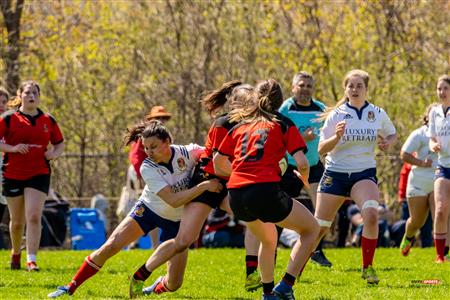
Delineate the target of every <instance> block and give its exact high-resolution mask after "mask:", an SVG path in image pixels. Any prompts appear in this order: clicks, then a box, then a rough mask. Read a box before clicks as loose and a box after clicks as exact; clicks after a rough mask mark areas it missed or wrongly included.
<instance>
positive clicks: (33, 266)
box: [27, 261, 39, 272]
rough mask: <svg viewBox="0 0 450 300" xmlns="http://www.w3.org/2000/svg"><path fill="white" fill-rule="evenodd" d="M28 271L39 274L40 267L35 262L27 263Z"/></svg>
mask: <svg viewBox="0 0 450 300" xmlns="http://www.w3.org/2000/svg"><path fill="white" fill-rule="evenodd" d="M27 271H28V272H39V267H38V265H37V264H36V262H34V261H30V262H27Z"/></svg>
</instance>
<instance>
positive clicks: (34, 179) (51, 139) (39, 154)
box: [0, 81, 64, 271]
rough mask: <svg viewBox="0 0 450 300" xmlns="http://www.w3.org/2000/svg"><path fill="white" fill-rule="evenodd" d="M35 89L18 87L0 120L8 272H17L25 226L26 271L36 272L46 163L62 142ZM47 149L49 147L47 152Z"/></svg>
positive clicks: (30, 85)
mask: <svg viewBox="0 0 450 300" xmlns="http://www.w3.org/2000/svg"><path fill="white" fill-rule="evenodd" d="M40 95H41V90H40V87H39V85H38V84H37V83H36V82H34V81H26V82H24V83H23V84H22V85H21V86H20V87H19V89H18V90H17V96H16V98H15V99H14V100H13V101H11V107H12V108H14V109H12V110H10V111H8V112H6V113H4V114H3V115H2V116H1V118H0V139H4V142H3V143H0V151H2V152H4V153H5V154H4V164H3V168H2V169H3V195H4V196H5V197H6V199H7V201H8V209H9V214H10V217H11V221H10V236H11V244H12V253H11V269H14V270H17V269H20V254H21V243H22V235H23V232H24V229H25V225H26V244H27V270H28V271H38V270H39V268H38V266H37V264H36V255H37V251H38V249H39V242H40V239H41V219H42V210H43V208H44V203H45V199H46V198H47V193H48V190H49V186H50V173H51V172H50V164H49V161H50V160H53V159H56V158H57V157H59V156H60V155H61V154H62V152H63V150H64V139H63V136H62V133H61V130H60V129H59V126H58V123H57V122H56V121H55V119H54V118H53V117H52V116H51V115H49V114H47V113H44V112H43V111H42V110H41V109H40V108H39V105H40V104H41V101H40ZM49 144H52V146H51V147H49Z"/></svg>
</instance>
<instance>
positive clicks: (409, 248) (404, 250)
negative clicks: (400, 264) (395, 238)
mask: <svg viewBox="0 0 450 300" xmlns="http://www.w3.org/2000/svg"><path fill="white" fill-rule="evenodd" d="M411 247H412V245H411V246H409V247H408V246H406V247H405V249H401V252H402V255H403V256H405V257H406V256H408V255H409V251H411Z"/></svg>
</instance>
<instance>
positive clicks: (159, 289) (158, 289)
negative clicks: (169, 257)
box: [153, 277, 171, 295]
mask: <svg viewBox="0 0 450 300" xmlns="http://www.w3.org/2000/svg"><path fill="white" fill-rule="evenodd" d="M165 280H166V277H164V278H163V279H162V280H161V281H160V282H159V283H158V284H157V285H156V287H155V289H154V290H153V292H154V293H155V294H157V295H159V294H162V293H165V292H171V290H169V288H168V287H167V286H166V284H165V283H164V281H165Z"/></svg>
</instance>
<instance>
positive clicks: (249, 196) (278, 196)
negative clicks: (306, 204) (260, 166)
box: [229, 182, 293, 223]
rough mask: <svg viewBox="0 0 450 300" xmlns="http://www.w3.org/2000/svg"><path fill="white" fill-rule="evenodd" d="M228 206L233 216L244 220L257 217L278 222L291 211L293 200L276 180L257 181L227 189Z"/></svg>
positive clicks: (252, 219) (253, 219) (249, 220)
mask: <svg viewBox="0 0 450 300" xmlns="http://www.w3.org/2000/svg"><path fill="white" fill-rule="evenodd" d="M229 194H230V206H231V210H233V213H234V215H235V217H236V218H237V219H238V220H242V221H244V222H251V221H255V220H257V219H259V220H261V221H263V222H270V223H278V222H280V221H283V220H284V219H286V217H287V216H288V215H289V214H290V213H291V210H292V205H293V202H292V201H293V200H292V199H291V197H289V195H288V194H286V192H284V191H283V190H282V189H281V187H280V185H279V183H278V182H270V183H257V184H252V185H248V186H245V187H242V188H237V189H229Z"/></svg>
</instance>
